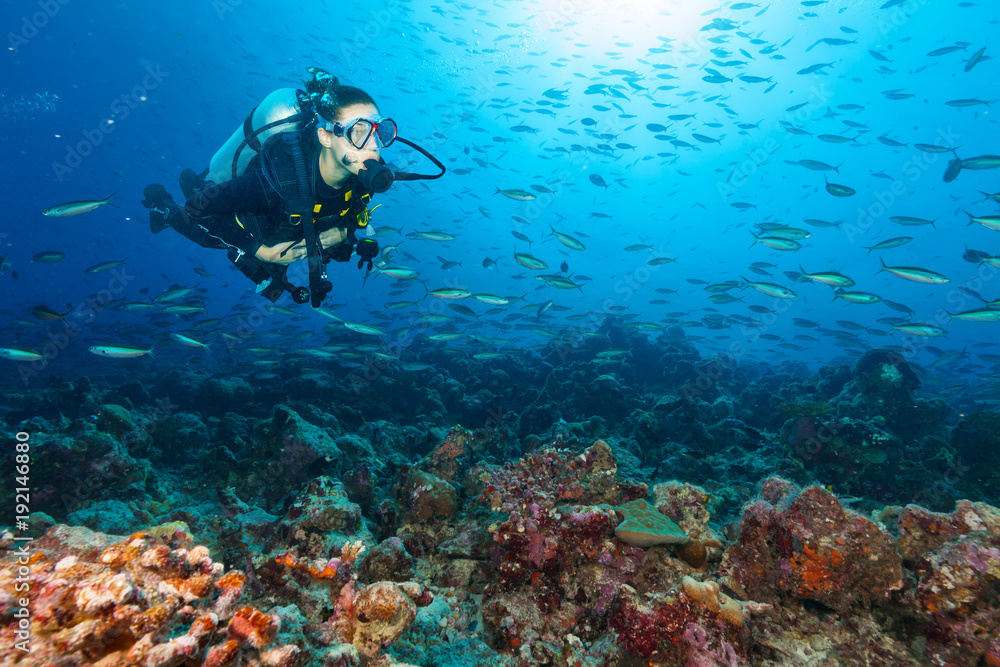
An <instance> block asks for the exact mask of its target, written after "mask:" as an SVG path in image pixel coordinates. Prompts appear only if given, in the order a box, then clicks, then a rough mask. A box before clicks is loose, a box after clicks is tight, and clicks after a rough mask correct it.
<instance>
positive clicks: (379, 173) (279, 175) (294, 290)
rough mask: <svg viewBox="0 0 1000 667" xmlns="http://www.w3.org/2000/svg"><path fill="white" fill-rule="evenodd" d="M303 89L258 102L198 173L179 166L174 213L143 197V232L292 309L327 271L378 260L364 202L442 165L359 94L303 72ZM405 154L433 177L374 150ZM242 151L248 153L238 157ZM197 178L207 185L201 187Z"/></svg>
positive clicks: (161, 196) (150, 195)
mask: <svg viewBox="0 0 1000 667" xmlns="http://www.w3.org/2000/svg"><path fill="white" fill-rule="evenodd" d="M308 72H309V74H310V75H311V79H310V80H309V81H306V82H304V85H305V90H295V89H291V88H283V89H280V90H276V91H274V92H273V93H271V94H270V95H268V96H267V97H266V98H265V99H264V100H263V101H262V102H261V104H260V105H258V106H257V107H256V108H255V109H254V110H253V111H252V112H250V115H249V116H247V118H246V120H245V121H244V122H243V125H242V126H241V127H240V128H239V129H237V131H236V132H235V133H234V134H233V136H231V137H230V138H229V141H227V142H226V144H225V145H223V147H222V148H221V149H219V151H218V152H217V153H216V154H215V156H213V158H212V160H211V163H210V165H209V167H208V168H207V169H205V171H203V172H202V173H201V174H200V175H199V174H196V173H195V172H194V171H193V170H192V169H185V170H184V171H183V172H182V173H181V176H180V187H181V191H182V192H183V193H184V197H185V198H186V199H187V203H186V204H185V205H184V206H181V205H179V204H177V203H176V202H175V201H174V199H173V197H172V196H171V195H170V193H168V192H167V190H166V188H164V187H163V185H161V184H159V183H154V184H152V185H149V186H147V187H146V188H145V189H144V190H143V195H144V196H145V199H144V200H143V201H142V204H143V206H145V207H146V208H148V209H149V227H150V230H151V231H152V232H153V233H154V234H158V233H160V232H161V231H163V230H164V229H166V228H167V227H172V228H173V229H175V230H177V231H178V232H179V233H181V234H182V235H184V236H186V237H187V238H189V239H191V240H192V241H194V242H195V243H197V244H199V245H201V246H202V247H205V248H213V249H225V250H227V251H228V256H229V259H230V260H231V261H232V262H233V264H235V265H236V267H237V268H238V269H239V270H240V271H241V272H243V274H244V275H246V276H247V277H248V278H250V280H252V281H253V282H254V283H255V284H257V285H258V286H259V288H258V291H259V292H260V294H262V295H263V296H265V297H267V298H268V299H270V300H271V301H277V299H278V298H279V297H280V296H281V295H282V294H283V293H284V292H286V291H287V292H289V293H290V294H291V295H292V299H293V300H294V301H295V302H296V303H305V302H307V301H310V300H311V303H312V306H313V307H314V308H317V307H319V305H320V304H321V303H322V301H323V299H324V298H325V297H326V295H327V294H328V293H329V292H330V291H331V290H332V289H333V286H332V284H331V283H330V281H329V280H328V279H327V275H326V266H325V265H326V264H327V263H329V262H330V261H331V260H336V261H338V262H346V261H349V260H350V258H351V255H352V254H353V253H357V256H358V258H359V259H358V268H359V269H360V268H361V267H362V266H364V265H365V264H367V268H368V270H371V268H372V260H373V259H374V258H375V257H376V256H377V255H378V242H377V241H376V240H375V239H373V238H369V237H367V236H365V237H363V238H360V239H359V238H358V233H359V232H362V233H364V232H368V233H371V228H370V227H369V224H368V223H369V220H370V218H371V211H370V210H369V209H368V202H369V201H370V200H371V198H372V195H373V194H376V193H381V192H385V191H386V190H388V189H389V187H390V186H391V185H392V183H393V181H396V180H418V179H435V178H440V177H441V176H443V175H444V173H445V168H444V166H443V165H442V164H441V163H440V162H439V161H438V160H437V159H435V158H434V157H433V156H432V155H430V153H428V152H427V151H425V150H424V149H422V148H420V147H419V146H417V145H416V144H414V143H412V142H410V141H407V140H406V139H403V138H402V137H399V136H397V133H396V123H395V121H393V120H392V119H391V118H383V117H382V116H381V114H380V113H379V110H378V107H377V106H376V105H375V102H374V100H373V99H372V98H371V96H369V95H368V93H366V92H365V91H363V90H361V89H359V88H354V87H352V86H344V85H340V82H339V80H338V79H337V77H335V76H332V75H331V74H329V73H328V72H326V71H324V70H322V69H319V68H316V67H310V68H309V69H308ZM397 140H398V141H401V142H402V143H404V144H406V145H408V146H410V147H412V148H414V149H416V150H417V151H419V152H420V153H422V154H423V155H424V156H426V157H427V158H428V159H430V160H431V161H432V162H433V163H434V164H435V165H436V166H437V167H438V168H439V169H440V170H441V171H440V173H438V174H432V175H427V174H413V173H408V172H402V171H395V172H394V171H393V170H391V169H390V168H389V167H388V166H387V165H386V163H385V161H384V160H383V159H382V157H381V149H382V148H386V147H388V146H391V145H392V144H393V143H394V142H395V141H397ZM246 148H249V149H250V150H249V151H245V150H244V149H246ZM206 177H207V178H206ZM299 259H307V260H308V265H309V286H308V288H306V287H297V286H295V285H292V284H291V283H290V282H289V281H288V278H287V275H286V272H287V268H288V265H289V264H291V263H292V262H295V261H296V260H299Z"/></svg>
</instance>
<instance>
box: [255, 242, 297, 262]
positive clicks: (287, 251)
mask: <svg viewBox="0 0 1000 667" xmlns="http://www.w3.org/2000/svg"><path fill="white" fill-rule="evenodd" d="M307 254H308V251H307V250H306V242H305V241H299V242H298V243H295V244H293V245H292V246H291V247H289V244H288V243H279V244H278V245H270V246H268V245H262V246H261V247H259V248H257V252H256V253H255V256H256V257H257V259H259V260H260V261H262V262H270V263H271V264H283V265H285V266H288V265H289V264H291V263H292V262H295V261H298V260H300V259H305V257H306V255H307Z"/></svg>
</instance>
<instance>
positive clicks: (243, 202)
mask: <svg viewBox="0 0 1000 667" xmlns="http://www.w3.org/2000/svg"><path fill="white" fill-rule="evenodd" d="M275 196H276V195H274V194H273V193H270V192H269V191H268V186H267V185H266V184H265V182H264V179H262V178H261V177H260V173H259V172H256V171H252V172H248V173H246V174H244V175H242V176H240V177H238V178H234V179H232V180H230V181H225V182H223V183H216V184H213V185H211V186H209V187H207V188H205V189H204V190H202V191H201V192H198V193H196V194H195V195H194V196H193V197H191V199H189V200H188V201H187V203H186V204H185V205H184V213H185V214H186V216H185V217H187V218H189V219H190V220H191V221H192V222H193V223H195V224H196V225H199V226H201V227H202V228H204V229H205V230H206V232H207V234H208V236H212V237H215V238H217V239H218V240H219V241H221V242H222V243H224V244H225V245H228V246H232V247H235V248H238V249H239V250H241V251H242V252H244V253H246V254H248V255H251V256H254V255H256V253H257V251H258V250H259V249H260V248H261V242H260V240H259V239H257V238H255V237H254V236H253V234H251V233H250V232H249V231H247V230H246V229H244V228H243V227H242V226H241V225H240V224H239V223H238V222H237V220H236V214H237V213H238V212H241V211H261V212H264V211H267V210H268V207H269V205H270V202H271V200H272V199H273V198H274V197H275ZM259 259H263V258H259ZM265 261H270V260H265Z"/></svg>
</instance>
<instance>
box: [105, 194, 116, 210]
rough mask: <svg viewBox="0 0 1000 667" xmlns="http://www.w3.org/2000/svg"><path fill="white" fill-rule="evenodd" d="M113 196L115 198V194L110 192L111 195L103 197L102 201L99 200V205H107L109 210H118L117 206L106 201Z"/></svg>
mask: <svg viewBox="0 0 1000 667" xmlns="http://www.w3.org/2000/svg"><path fill="white" fill-rule="evenodd" d="M114 196H115V193H114V192H112V193H111V194H109V195H108V196H107V197H105V198H104V199H102V200H101V203H102V204H107V205H108V206H110V207H111V208H118V207H117V206H115V205H114V204H112V203H111V202H110V201H108V200H109V199H111V198H112V197H114Z"/></svg>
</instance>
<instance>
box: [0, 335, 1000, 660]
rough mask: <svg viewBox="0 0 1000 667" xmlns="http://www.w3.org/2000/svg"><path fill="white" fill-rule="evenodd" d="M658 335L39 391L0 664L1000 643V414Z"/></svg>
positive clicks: (3, 611)
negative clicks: (412, 361) (356, 376)
mask: <svg viewBox="0 0 1000 667" xmlns="http://www.w3.org/2000/svg"><path fill="white" fill-rule="evenodd" d="M428 354H429V355H431V353H428ZM633 354H634V355H635V356H636V358H640V357H641V362H642V363H638V362H636V363H633V364H620V365H618V366H615V367H609V365H608V364H607V363H606V362H605V361H603V360H601V361H600V362H598V361H596V360H595V358H594V355H593V354H590V353H589V352H588V349H587V347H586V345H582V346H581V347H580V348H578V349H573V350H572V351H571V352H570V353H569V354H565V355H562V358H560V360H559V363H550V364H548V365H539V364H538V363H537V362H536V363H534V364H533V363H530V362H529V361H527V360H521V361H519V360H517V359H515V358H511V357H505V358H500V359H493V360H491V361H489V362H481V363H480V362H474V361H472V360H468V359H442V360H441V363H440V366H439V367H438V368H437V370H435V371H434V372H433V373H431V372H426V371H425V372H424V373H423V374H419V373H409V374H408V375H407V374H404V373H401V374H399V375H398V376H397V377H386V378H382V379H379V380H375V383H374V385H373V389H372V391H374V388H378V392H377V396H378V400H375V399H374V396H375V394H372V393H368V394H366V393H365V392H357V391H351V390H350V389H349V387H348V386H347V384H346V382H347V381H346V380H345V379H342V378H341V379H338V378H339V376H337V375H331V376H329V377H328V378H326V379H323V380H317V379H315V378H314V379H311V380H303V379H301V378H298V377H295V374H294V369H293V370H292V371H290V372H289V377H288V378H287V379H286V380H284V381H281V382H277V381H276V382H271V383H269V384H267V385H262V386H254V385H252V384H250V383H248V382H247V381H246V380H245V379H243V378H241V377H239V376H235V375H234V376H230V375H225V374H222V373H215V374H211V373H208V372H206V371H204V370H202V371H190V370H171V371H169V372H165V373H162V374H160V375H156V376H153V377H150V378H148V380H147V381H146V382H143V383H112V382H104V381H101V380H97V379H79V380H76V381H60V382H54V383H51V384H50V385H48V386H46V387H44V388H41V389H39V390H37V391H35V392H33V393H32V394H31V395H30V396H28V395H20V396H12V397H10V398H9V399H8V405H7V406H6V407H5V409H4V411H3V412H2V418H3V421H4V425H5V428H6V430H7V431H8V432H9V433H10V434H11V438H13V434H14V433H15V432H25V433H29V434H30V436H31V465H32V485H33V493H32V494H31V508H30V509H31V513H30V515H29V517H28V520H27V521H26V523H25V525H23V526H17V530H16V532H15V531H14V530H13V528H14V527H11V530H8V531H5V532H3V534H2V538H0V583H2V587H0V590H2V591H3V593H0V595H2V597H0V622H2V630H0V634H2V636H3V639H4V644H3V647H2V654H0V661H2V663H3V664H5V665H6V664H11V665H25V666H26V667H27V666H32V667H34V666H35V665H37V666H39V667H41V666H42V665H45V666H48V665H59V666H63V665H66V666H73V665H99V666H100V667H108V666H110V665H123V666H124V665H145V666H167V665H173V666H180V665H184V666H188V665H210V666H219V665H259V666H263V667H271V666H278V665H281V666H291V665H299V666H303V667H304V666H312V665H316V666H320V665H323V666H341V665H343V666H348V665H359V666H360V665H366V666H367V665H372V666H390V665H420V666H424V665H427V666H432V665H433V666H438V665H443V666H448V665H453V664H463V665H484V666H486V665H512V666H513V665H565V666H574V667H576V666H579V667H591V666H593V667H597V666H601V665H608V666H621V667H629V666H633V665H665V666H666V665H671V666H672V665H683V666H685V667H718V666H719V665H725V666H728V667H734V666H743V665H756V666H774V667H778V666H782V667H784V666H792V665H831V666H832V665H851V666H853V665H871V666H883V665H884V666H885V667H897V666H900V665H903V666H906V665H934V666H940V667H945V666H948V667H982V666H983V665H987V666H990V665H1000V607H998V605H997V599H998V593H1000V510H998V509H997V508H996V505H997V504H998V503H997V501H996V493H997V487H996V482H997V470H996V468H995V467H991V466H990V463H991V462H992V461H993V460H994V458H992V457H995V455H996V454H995V450H989V449H988V446H989V443H991V442H992V440H991V438H994V437H995V433H994V431H995V429H992V427H991V424H992V423H993V421H995V420H997V419H998V417H997V416H996V415H995V414H994V413H992V412H990V411H989V410H986V409H981V410H978V411H964V412H959V411H957V410H956V409H952V408H949V407H948V406H947V405H946V404H945V403H944V402H943V401H942V400H940V399H937V398H933V397H926V396H922V395H920V392H921V391H922V390H921V389H920V383H921V378H920V375H919V374H918V373H917V372H916V371H915V370H914V369H913V368H911V367H910V366H909V365H908V364H907V362H906V361H905V360H903V359H901V358H899V357H898V355H895V356H894V355H893V354H891V353H890V352H887V351H873V352H872V353H870V354H868V355H865V356H864V357H862V358H861V359H859V360H858V361H857V362H856V363H855V364H854V365H853V366H836V367H827V368H824V369H822V370H821V372H819V373H817V374H814V375H809V374H806V373H803V372H802V370H801V369H800V368H798V367H794V366H778V367H768V368H748V367H744V366H738V365H735V364H732V363H725V362H724V360H719V359H714V360H713V359H702V358H700V357H699V356H698V354H697V353H696V352H694V351H693V348H691V347H690V346H687V345H684V344H673V345H669V346H662V347H661V346H657V347H652V346H649V347H641V346H637V347H636V348H635V349H634V350H633ZM431 356H432V355H431ZM543 358H546V357H545V355H544V354H543ZM547 358H548V360H549V362H555V361H556V359H555V357H553V356H551V355H550V356H549V357H547ZM458 378H461V380H459V379H458ZM192 387H193V389H192ZM181 388H184V389H183V393H180V392H182V389H181ZM529 388H530V389H529ZM217 394H218V395H219V396H220V397H221V398H220V399H219V401H217V402H215V401H213V400H212V399H211V397H212V396H215V395H217ZM178 395H182V396H183V399H182V400H178V401H175V400H174V399H173V397H174V396H178ZM319 396H329V397H333V398H329V399H322V400H321V399H319V398H318V397H319ZM29 398H30V403H29ZM456 423H464V424H466V425H468V426H472V427H475V428H472V429H469V428H463V427H461V426H454V424H456ZM998 423H1000V422H998ZM5 456H9V455H5ZM5 463H9V467H10V468H13V466H14V461H13V460H12V459H11V460H7V459H5ZM972 464H976V466H977V467H975V468H974V469H973V467H972ZM0 495H3V496H4V500H5V501H6V500H9V501H10V502H11V503H13V500H14V498H13V495H12V491H10V490H8V489H3V490H2V492H0ZM990 503H993V504H990ZM25 536H30V537H32V538H33V539H31V540H30V541H24V540H23V538H24V537H25ZM15 538H17V539H15ZM19 583H20V584H24V585H25V586H27V588H26V589H25V593H24V595H23V596H22V595H20V594H19V593H18V590H17V588H16V587H17V586H18V584H19ZM22 597H23V598H24V599H23V600H22V599H21V598H22ZM22 602H24V603H26V604H22ZM23 609H26V610H27V611H22V610H23ZM19 641H20V642H22V644H23V642H24V641H29V642H30V646H31V652H30V653H29V652H25V651H21V650H19V649H18V648H17V647H18V643H19Z"/></svg>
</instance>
